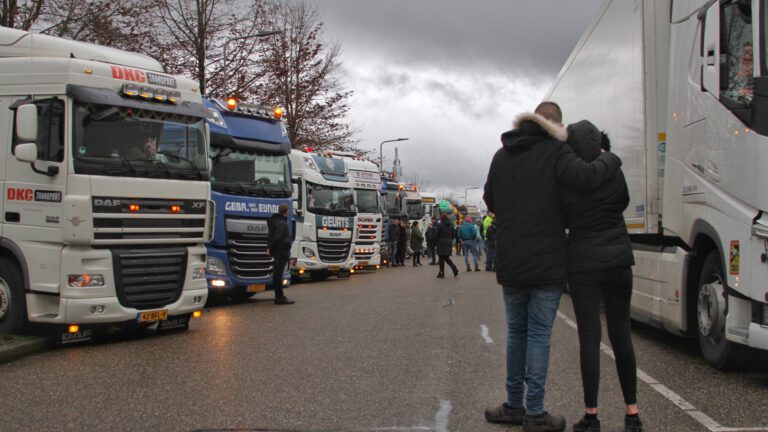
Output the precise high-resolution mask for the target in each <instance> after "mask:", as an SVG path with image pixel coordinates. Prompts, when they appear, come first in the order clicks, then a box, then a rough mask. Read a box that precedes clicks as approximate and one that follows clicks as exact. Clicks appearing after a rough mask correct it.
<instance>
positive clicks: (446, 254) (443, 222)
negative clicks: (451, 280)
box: [435, 213, 459, 278]
mask: <svg viewBox="0 0 768 432" xmlns="http://www.w3.org/2000/svg"><path fill="white" fill-rule="evenodd" d="M453 237H454V229H453V222H451V219H449V218H448V213H441V214H440V222H438V223H437V224H436V225H435V242H436V244H437V256H438V257H439V262H438V264H439V266H440V272H439V273H438V274H437V277H439V278H444V277H445V264H446V263H448V266H449V267H450V268H451V270H453V276H454V277H456V276H458V275H459V269H458V268H456V265H455V264H454V263H453V261H451V249H453Z"/></svg>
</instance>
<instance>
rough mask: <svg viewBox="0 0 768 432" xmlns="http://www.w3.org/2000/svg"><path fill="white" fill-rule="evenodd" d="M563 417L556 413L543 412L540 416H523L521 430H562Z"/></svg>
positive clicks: (550, 431)
mask: <svg viewBox="0 0 768 432" xmlns="http://www.w3.org/2000/svg"><path fill="white" fill-rule="evenodd" d="M564 430H565V419H564V418H563V417H561V416H559V415H556V414H550V413H548V412H546V411H545V412H544V414H542V415H541V416H537V417H532V416H528V415H526V416H525V419H523V432H563V431H564Z"/></svg>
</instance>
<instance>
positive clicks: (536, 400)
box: [483, 102, 621, 432]
mask: <svg viewBox="0 0 768 432" xmlns="http://www.w3.org/2000/svg"><path fill="white" fill-rule="evenodd" d="M514 127H515V129H514V130H511V131H509V132H505V133H504V134H502V136H501V142H502V144H503V146H502V148H501V149H499V150H498V151H497V152H496V154H495V155H494V157H493V161H492V162H491V166H490V169H489V172H488V179H487V181H486V183H485V191H484V195H483V199H484V200H485V203H486V204H487V206H488V211H491V212H493V213H494V214H495V215H496V226H497V237H496V245H497V255H496V280H497V281H498V283H499V284H500V285H501V286H502V287H503V293H504V305H505V312H506V319H507V380H506V390H507V400H506V402H504V403H502V404H500V405H498V406H496V407H492V408H488V409H487V410H486V411H485V418H486V420H487V421H489V422H491V423H505V424H517V425H519V424H522V425H523V431H524V432H561V431H563V430H564V429H565V419H564V418H563V417H562V416H559V415H555V414H550V413H548V412H546V411H545V410H544V395H545V386H546V379H547V369H548V367H549V346H550V336H551V334H552V325H553V323H554V320H555V316H556V313H557V309H558V307H559V304H560V296H561V295H562V293H563V291H564V288H565V282H566V278H567V269H566V257H567V250H566V248H567V240H566V237H565V220H564V215H563V208H562V202H561V192H562V185H565V184H567V185H568V186H569V187H571V188H578V189H579V190H591V189H595V188H597V187H598V186H600V185H601V184H602V183H603V182H605V181H606V180H608V179H610V178H611V177H613V176H614V175H615V174H616V171H617V170H618V168H619V167H620V166H621V161H620V160H619V158H617V157H616V156H615V155H613V154H611V153H607V152H606V153H603V154H601V155H600V156H599V157H598V158H597V159H595V160H594V161H593V162H591V163H587V162H585V161H583V160H581V159H579V158H578V157H577V156H576V155H575V154H574V152H573V150H571V148H570V147H569V146H568V144H566V143H565V142H564V141H565V139H566V137H567V135H566V131H565V129H564V128H563V126H562V111H560V107H559V106H558V105H557V104H555V103H553V102H542V103H541V104H539V106H538V107H537V108H536V112H535V113H534V114H523V115H521V116H519V117H518V118H517V119H516V120H515V122H514Z"/></svg>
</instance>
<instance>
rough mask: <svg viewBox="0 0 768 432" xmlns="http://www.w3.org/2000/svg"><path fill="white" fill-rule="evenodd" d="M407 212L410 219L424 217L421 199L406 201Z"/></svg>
mask: <svg viewBox="0 0 768 432" xmlns="http://www.w3.org/2000/svg"><path fill="white" fill-rule="evenodd" d="M405 212H406V214H408V219H411V220H414V219H421V218H422V217H424V206H423V205H422V204H421V200H419V201H410V200H409V201H406V202H405Z"/></svg>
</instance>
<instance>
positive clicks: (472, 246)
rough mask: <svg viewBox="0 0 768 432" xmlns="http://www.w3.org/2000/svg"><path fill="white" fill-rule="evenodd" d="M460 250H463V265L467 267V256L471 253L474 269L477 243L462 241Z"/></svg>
mask: <svg viewBox="0 0 768 432" xmlns="http://www.w3.org/2000/svg"><path fill="white" fill-rule="evenodd" d="M461 248H462V249H463V250H464V264H466V265H467V267H469V254H470V253H471V254H472V259H473V260H474V262H475V268H477V243H476V242H475V240H462V241H461Z"/></svg>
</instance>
